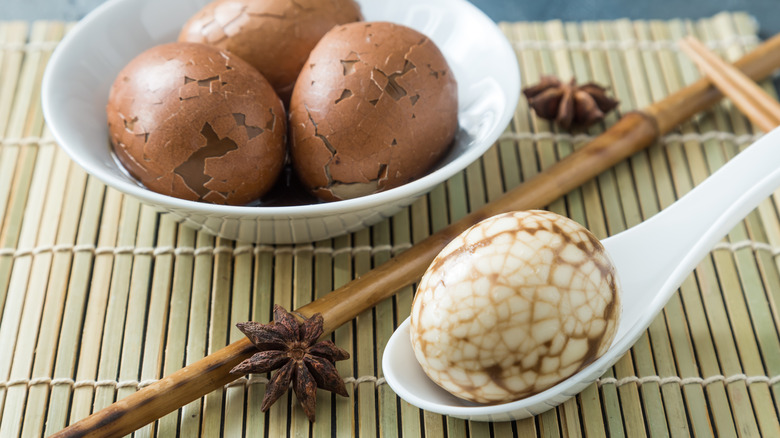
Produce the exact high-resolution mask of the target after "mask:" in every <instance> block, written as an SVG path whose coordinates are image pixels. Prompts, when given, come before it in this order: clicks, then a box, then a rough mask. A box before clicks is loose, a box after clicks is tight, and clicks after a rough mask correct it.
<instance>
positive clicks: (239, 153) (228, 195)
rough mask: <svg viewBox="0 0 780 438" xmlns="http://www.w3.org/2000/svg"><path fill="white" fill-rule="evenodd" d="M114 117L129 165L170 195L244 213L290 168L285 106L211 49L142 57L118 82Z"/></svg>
mask: <svg viewBox="0 0 780 438" xmlns="http://www.w3.org/2000/svg"><path fill="white" fill-rule="evenodd" d="M106 112H107V116H108V127H109V135H110V140H111V144H112V146H113V147H114V150H115V152H116V155H117V157H118V158H119V160H120V162H121V163H122V164H123V165H124V166H125V168H126V169H127V170H128V171H129V173H130V174H131V175H132V176H134V177H135V178H137V179H138V180H139V181H140V182H141V183H142V184H143V185H144V186H146V187H147V188H149V189H151V190H153V191H155V192H158V193H162V194H164V195H169V196H174V197H177V198H182V199H188V200H193V201H203V202H211V203H216V204H232V205H243V204H246V203H248V202H250V201H253V200H255V199H257V198H259V197H260V196H261V195H262V194H263V193H265V192H266V191H267V190H268V189H270V188H271V186H272V185H273V184H274V182H275V180H276V178H277V177H278V176H279V173H280V172H281V170H282V166H283V165H284V161H285V156H286V146H285V133H286V123H285V113H284V108H283V106H282V102H281V100H280V99H279V97H278V96H277V95H276V94H275V93H274V90H273V88H272V87H271V85H270V84H269V83H268V81H266V80H265V78H263V76H262V75H261V74H260V73H258V72H257V70H255V69H254V68H252V67H251V66H250V65H249V64H247V63H246V62H244V61H242V60H241V59H239V58H238V57H236V56H234V55H229V54H227V53H225V52H222V51H220V50H218V49H216V48H214V47H210V46H207V45H204V44H195V43H169V44H163V45H160V46H155V47H153V48H151V49H149V50H147V51H145V52H143V53H141V54H140V55H138V56H137V57H136V58H134V59H133V60H132V61H131V62H130V63H129V64H128V65H127V66H125V68H124V69H122V71H121V72H120V73H119V75H118V76H117V78H116V80H115V81H114V84H113V86H112V87H111V91H110V95H109V100H108V105H107V107H106Z"/></svg>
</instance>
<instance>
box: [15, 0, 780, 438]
mask: <svg viewBox="0 0 780 438" xmlns="http://www.w3.org/2000/svg"><path fill="white" fill-rule="evenodd" d="M500 26H501V29H502V30H503V31H504V33H505V34H506V35H507V37H508V38H509V40H510V42H512V43H513V45H514V47H515V49H516V53H517V57H518V60H519V62H520V69H521V74H522V81H523V84H529V83H534V82H536V81H537V80H538V79H539V77H540V75H542V74H547V73H554V74H557V75H559V76H561V77H563V78H564V79H568V78H570V77H572V76H573V77H576V78H577V79H578V80H579V81H581V82H585V81H589V80H594V81H597V82H599V83H602V84H606V85H608V86H609V88H610V91H611V92H612V93H614V94H615V95H616V96H617V97H618V98H619V99H620V101H621V104H620V108H619V111H618V112H616V113H613V114H610V115H609V116H608V117H607V118H606V120H605V121H604V123H603V124H601V125H598V126H596V127H593V128H591V129H590V130H588V131H587V132H584V133H578V134H574V135H572V134H569V133H566V132H562V131H559V130H557V129H556V128H554V127H553V126H552V125H551V124H550V123H548V122H546V121H543V120H540V119H538V118H537V117H535V116H534V115H533V114H531V113H529V111H528V107H527V105H526V103H525V101H524V100H523V99H521V102H520V104H519V105H518V108H517V111H516V113H515V117H514V120H513V121H512V123H511V124H510V126H509V127H508V128H507V130H506V131H505V133H504V134H503V135H502V136H501V138H500V139H499V140H498V141H497V142H496V144H495V145H494V146H493V147H492V148H491V149H490V150H489V151H488V152H487V153H486V154H485V155H484V156H483V157H482V159H480V160H479V161H477V162H475V163H474V164H472V165H470V166H469V167H468V168H467V169H466V170H465V171H464V172H462V173H460V174H458V175H456V176H455V177H453V178H452V179H451V180H449V181H447V182H446V183H445V184H442V185H440V186H438V187H436V188H435V189H434V190H433V191H432V192H431V193H430V194H428V195H427V196H425V197H424V198H422V199H419V200H418V201H417V202H415V203H414V204H413V205H412V206H411V207H409V208H408V209H406V210H404V211H402V212H401V213H399V214H397V215H396V216H394V217H392V218H390V219H389V220H386V221H384V222H382V223H380V224H378V225H376V226H374V227H372V228H370V229H365V230H362V231H359V232H356V233H354V234H351V235H348V236H342V237H338V238H334V239H332V240H327V241H322V242H316V243H312V244H300V245H292V246H268V245H252V244H248V243H244V242H233V241H228V240H224V239H221V238H215V237H213V236H210V235H207V234H205V233H203V232H198V231H195V230H193V229H190V228H187V227H185V226H180V225H179V224H177V223H176V222H175V221H174V220H173V219H172V218H171V217H170V216H168V215H166V214H159V213H157V212H156V211H154V210H153V209H152V208H150V207H148V206H146V205H143V204H141V203H139V201H137V200H136V199H133V198H130V197H126V196H124V195H122V194H120V193H118V192H116V191H114V190H113V189H109V188H106V187H105V186H104V185H103V184H102V183H100V182H99V181H97V180H96V179H94V178H92V177H89V176H87V175H86V174H85V173H84V172H83V171H82V170H81V169H80V168H79V167H77V166H76V165H74V164H72V163H71V161H70V160H69V159H68V157H67V156H66V155H65V154H64V152H63V151H62V150H60V149H59V148H58V147H57V145H56V144H55V143H54V141H53V140H52V137H51V135H50V133H49V132H48V131H47V129H46V126H45V123H44V120H43V116H42V112H41V107H40V103H39V102H40V82H41V76H42V74H43V70H44V68H45V65H46V62H47V60H48V58H49V56H50V54H51V51H52V50H53V48H54V47H55V46H56V44H57V41H59V39H60V38H61V37H62V36H63V34H64V33H65V32H66V31H67V29H68V27H69V24H66V23H56V22H35V23H27V22H0V415H1V416H0V437H3V438H6V437H16V436H25V437H28V436H31V437H34V436H43V435H48V434H50V433H53V432H55V431H58V430H60V429H61V428H63V427H65V426H66V425H68V424H69V423H71V422H73V421H76V420H78V419H80V418H83V417H85V416H87V415H89V414H90V413H91V412H93V411H95V410H98V409H100V408H102V407H105V406H107V405H108V404H110V403H112V402H113V401H115V400H117V399H119V398H122V397H124V396H126V395H128V394H130V393H132V392H134V391H136V390H137V389H138V388H140V387H143V386H144V385H147V384H148V383H149V382H152V381H154V380H155V379H158V378H160V377H161V376H162V375H166V374H168V373H170V372H172V371H175V370H177V369H179V368H180V367H182V366H183V365H185V364H187V363H191V362H193V361H195V360H198V359H199V358H201V357H203V356H204V355H206V354H209V353H210V352H212V351H215V350H217V349H219V348H220V347H222V346H224V345H226V344H227V343H229V342H232V341H234V340H236V339H238V338H239V336H241V334H240V333H239V332H238V331H237V330H236V329H235V328H234V323H235V322H238V321H244V320H247V319H252V320H256V321H260V322H266V321H268V320H269V318H270V316H271V307H272V305H273V304H275V303H278V304H281V305H283V306H285V307H287V308H295V307H298V306H301V305H303V304H305V303H307V302H309V301H311V300H312V299H315V298H317V297H319V296H322V295H324V294H326V293H327V292H329V291H330V290H332V289H333V288H335V287H338V286H339V285H342V284H344V283H346V282H348V281H349V280H350V279H352V278H354V277H355V276H358V275H360V274H361V273H363V272H366V271H367V270H369V269H371V268H372V267H373V266H376V265H378V264H381V263H382V262H384V261H386V260H387V259H388V258H390V257H391V256H393V255H394V254H396V253H398V252H401V251H403V250H405V249H407V248H409V247H410V246H411V245H412V244H414V243H415V242H418V241H420V240H421V239H423V238H425V237H426V236H428V235H429V234H431V233H432V232H435V231H436V230H438V229H440V228H442V227H444V226H446V225H447V224H448V223H450V222H452V221H454V220H456V219H458V218H460V217H462V216H463V215H465V214H466V213H467V212H469V211H471V210H473V209H476V208H478V207H480V206H481V205H483V204H484V203H486V202H489V201H490V200H492V199H495V198H496V197H498V196H499V195H501V194H502V193H503V192H505V191H506V190H508V189H510V188H512V187H514V186H516V185H518V184H520V183H521V182H522V181H524V180H526V179H528V178H531V177H532V176H534V175H535V174H537V173H539V172H540V171H541V170H542V169H544V168H546V167H548V166H550V165H551V164H552V163H554V162H556V161H557V160H559V159H560V158H562V157H564V156H566V155H568V154H570V153H572V152H573V151H575V150H576V149H577V148H578V147H580V146H581V145H582V144H584V142H586V141H587V140H588V139H589V138H591V137H592V136H594V135H596V134H598V133H599V132H601V131H602V130H603V129H604V128H605V127H606V126H609V125H611V124H613V123H615V121H616V120H617V119H618V118H619V117H620V114H621V113H625V112H627V111H630V110H632V109H637V108H641V107H644V106H646V105H648V104H649V103H651V102H653V101H655V100H658V99H661V98H663V97H664V96H666V95H667V94H669V93H670V92H672V91H674V90H676V89H679V88H680V87H683V86H684V85H685V84H688V83H691V82H693V81H694V80H695V79H696V78H698V77H699V73H698V71H697V70H696V68H695V67H694V66H693V65H692V64H691V63H690V62H689V61H688V60H687V59H686V57H685V56H684V55H682V54H681V53H680V51H679V50H678V49H677V48H676V46H675V41H676V40H677V39H679V38H680V37H682V36H683V35H686V34H689V33H693V34H696V35H698V36H699V37H700V38H701V39H703V40H704V41H706V42H708V43H709V45H710V46H711V47H713V48H714V49H716V51H718V52H719V53H720V54H721V55H722V56H724V57H726V58H728V59H730V60H733V59H736V58H738V57H739V56H740V55H741V54H742V53H744V52H745V51H747V50H749V49H750V48H751V47H753V46H755V45H756V44H757V43H758V39H757V38H756V29H755V28H754V22H753V21H752V20H751V19H750V17H748V16H746V15H744V14H740V13H723V14H720V15H717V16H715V17H712V18H710V19H704V20H700V21H683V20H671V21H628V20H618V21H608V22H607V21H605V22H583V23H563V22H559V21H553V22H545V23H502V24H501V25H500ZM764 86H765V87H766V88H767V90H769V91H770V92H771V93H773V94H774V91H773V90H771V89H770V88H771V87H769V85H768V84H764ZM760 134H761V133H760V132H757V131H756V130H755V129H754V128H753V127H752V126H751V124H750V123H749V122H748V121H747V120H746V119H745V118H744V117H743V116H742V115H740V114H739V113H738V112H737V111H736V110H735V108H734V107H733V106H732V105H731V104H730V103H729V102H727V101H724V102H723V103H722V104H720V105H719V106H718V107H717V108H715V109H713V110H712V111H709V112H705V113H701V114H700V115H698V116H697V117H696V118H695V119H694V120H691V121H690V122H687V123H685V124H683V125H681V126H680V127H679V128H678V130H677V131H675V132H674V133H671V134H669V135H666V136H665V137H664V138H663V139H661V140H660V141H659V142H657V144H656V145H654V146H652V147H651V148H649V149H648V150H647V151H644V152H641V153H639V154H637V155H635V156H633V157H631V158H630V159H628V160H626V161H625V162H623V163H620V164H619V165H617V166H615V167H614V168H613V169H610V170H608V171H606V172H604V173H603V174H601V175H600V176H599V177H598V178H596V179H595V180H593V181H591V182H588V183H587V184H585V185H584V186H582V187H581V188H579V189H577V190H575V191H573V192H572V193H570V194H568V195H567V196H566V197H564V198H562V199H559V200H558V201H556V202H554V203H553V204H551V205H549V206H547V208H548V209H550V210H552V211H555V212H557V213H560V214H563V215H567V216H569V217H571V218H573V219H575V220H577V221H579V222H580V223H582V224H584V225H586V226H587V227H588V228H589V229H590V230H592V231H593V232H594V233H595V234H596V235H597V236H598V237H602V238H603V237H606V236H609V235H612V234H615V233H618V232H620V231H622V230H624V229H626V228H628V227H631V226H633V225H636V224H638V223H639V222H641V221H642V220H643V219H645V218H647V217H650V216H652V215H653V214H655V213H657V212H658V211H660V210H661V209H663V208H665V207H667V206H668V205H669V204H671V203H672V202H674V200H675V199H677V198H679V197H680V196H682V195H683V194H684V193H686V192H687V191H689V190H690V189H691V188H692V187H694V186H695V185H697V184H699V183H700V182H701V181H702V180H703V179H704V178H706V177H707V176H708V175H709V174H710V173H712V171H713V170H715V169H716V168H718V167H719V166H721V165H722V164H723V163H725V162H726V161H727V160H728V159H730V158H731V157H733V156H734V155H735V154H736V153H737V152H738V151H739V150H740V148H743V147H746V146H747V145H749V144H750V143H751V142H752V141H753V140H754V139H756V138H757V137H758V136H760ZM778 201H780V193H776V194H775V196H774V197H773V198H772V199H768V200H766V201H765V202H764V203H763V204H761V206H760V207H759V208H758V209H757V210H756V211H754V212H753V213H752V214H751V215H750V216H749V217H748V218H747V219H746V220H744V221H743V222H741V223H740V224H739V225H738V226H737V227H735V228H734V230H732V231H731V233H730V234H729V235H728V237H727V238H726V239H724V240H723V241H722V242H721V243H720V244H719V245H718V246H717V247H716V248H715V249H714V250H713V251H712V252H711V254H710V255H709V256H708V257H707V258H706V259H704V260H703V261H702V262H701V264H700V265H699V266H698V268H697V269H696V271H695V272H694V273H693V274H692V275H691V276H689V277H688V278H687V279H686V281H685V282H684V283H683V285H682V286H681V288H680V290H679V292H678V293H676V294H675V295H674V296H673V297H672V299H671V300H670V301H669V303H668V304H667V306H666V308H665V309H664V312H663V313H662V314H660V315H659V316H658V318H656V320H655V321H654V322H653V324H652V325H651V326H650V327H649V328H648V330H647V331H646V333H645V334H644V335H643V336H642V337H641V338H640V339H639V340H638V341H637V343H636V345H635V346H634V347H633V348H632V349H631V351H630V352H629V353H627V354H626V355H625V356H624V357H623V358H622V359H620V361H619V362H618V363H617V364H616V365H615V366H614V367H613V368H612V369H610V370H609V371H608V372H607V373H605V375H604V376H602V377H601V378H600V379H599V381H598V382H597V383H595V384H593V385H591V386H590V387H588V388H587V389H585V391H583V392H582V393H581V394H580V395H579V396H577V397H576V398H574V399H571V400H570V401H568V402H566V403H564V404H563V405H561V406H559V407H558V408H556V409H553V410H550V411H548V412H547V413H544V414H541V415H539V416H537V417H536V418H531V419H526V420H522V421H517V422H508V423H493V424H490V423H478V422H469V421H463V420H459V419H454V418H446V417H442V416H440V415H436V414H432V413H429V412H424V411H420V410H418V409H417V408H415V407H413V406H411V405H409V404H407V403H406V402H404V401H402V400H400V399H399V398H397V397H396V396H395V394H394V393H393V392H392V390H391V389H390V388H389V387H388V385H387V384H386V383H385V382H384V379H383V377H382V370H381V367H380V364H381V361H382V354H383V347H384V344H385V343H386V341H387V339H388V338H389V337H390V335H391V333H392V331H393V328H394V327H395V326H397V325H398V324H399V323H400V322H401V321H403V320H404V319H405V318H406V317H407V316H408V314H409V311H410V307H411V301H412V297H413V293H414V291H413V289H412V288H411V287H409V288H405V289H403V290H401V291H399V292H398V294H397V295H396V296H395V297H393V298H392V299H388V300H386V301H385V302H382V303H381V304H379V305H378V306H377V307H376V308H374V309H372V310H369V311H366V312H364V313H362V314H361V315H359V316H358V317H357V318H356V319H354V320H353V321H352V322H350V323H348V324H346V325H344V326H343V327H341V328H339V329H338V330H337V331H336V332H335V333H334V334H333V339H334V340H335V341H336V342H337V343H338V344H339V345H340V346H341V347H343V348H345V349H346V350H348V351H349V352H350V353H351V354H352V357H353V360H351V361H344V362H339V364H338V368H339V371H340V372H341V373H342V375H343V376H344V377H345V379H346V381H347V388H348V392H349V393H350V397H349V398H342V397H337V396H332V395H331V394H330V393H324V392H320V393H319V394H318V401H317V422H316V423H314V424H313V425H310V424H309V422H308V421H307V419H306V417H305V415H304V414H303V412H302V411H301V409H300V408H299V407H298V406H297V403H296V401H295V400H294V396H292V395H287V396H284V397H282V399H281V400H280V402H278V403H277V404H276V405H275V406H273V407H272V408H271V410H270V411H269V413H267V414H263V413H262V412H260V409H259V407H260V401H261V399H262V395H263V391H264V389H265V382H266V381H267V380H266V378H265V376H253V377H251V378H250V379H240V380H238V381H236V382H234V383H233V384H230V385H228V386H227V387H225V388H223V389H221V390H218V391H215V392H213V393H211V394H208V395H207V396H205V397H203V398H202V399H200V400H198V401H195V402H193V403H191V404H189V405H187V406H185V407H183V408H182V409H180V410H178V411H177V412H174V413H172V414H170V415H168V416H165V417H163V418H161V419H160V420H159V421H157V422H155V423H153V424H150V425H148V426H146V427H144V428H142V429H140V430H139V431H137V432H136V433H135V434H134V435H135V436H138V437H147V436H164V437H168V436H177V435H178V436H184V437H190V436H198V435H200V436H207V437H215V436H226V437H233V436H239V437H240V436H247V437H254V436H271V437H278V436H296V437H297V436H330V435H332V436H339V437H341V436H353V435H358V436H360V437H371V436H383V437H390V436H406V437H417V436H425V437H428V438H431V437H445V436H446V437H483V436H485V437H487V436H495V437H510V436H518V437H534V436H545V437H554V436H586V437H598V436H604V435H609V436H616V437H619V436H628V437H641V436H675V437H678V436H712V435H717V436H724V437H725V436H767V437H769V436H780V423H779V422H778V414H779V413H780V408H779V406H780V402H779V400H778V398H779V397H780V333H779V332H778V326H779V325H780V263H779V260H778V254H779V253H780V216H779V215H778Z"/></svg>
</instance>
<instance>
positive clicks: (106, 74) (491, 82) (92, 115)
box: [42, 0, 520, 243]
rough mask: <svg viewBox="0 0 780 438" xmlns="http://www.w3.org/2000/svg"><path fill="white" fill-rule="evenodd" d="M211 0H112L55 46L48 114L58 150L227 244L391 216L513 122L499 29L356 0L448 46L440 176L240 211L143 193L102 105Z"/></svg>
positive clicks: (450, 1)
mask: <svg viewBox="0 0 780 438" xmlns="http://www.w3.org/2000/svg"><path fill="white" fill-rule="evenodd" d="M207 2H208V0H188V1H183V0H110V1H108V2H107V3H105V4H103V5H101V6H100V7H98V8H97V9H95V10H94V11H93V12H92V13H91V14H89V15H88V16H86V17H85V18H84V19H83V20H82V21H81V22H80V23H79V24H78V25H77V26H76V27H74V29H73V30H71V31H70V32H69V33H68V34H67V35H66V37H65V38H64V39H63V40H62V42H61V43H60V44H59V45H58V47H57V49H56V50H55V52H54V54H53V55H52V58H51V60H50V61H49V64H48V67H47V69H46V73H45V74H44V77H43V91H42V93H43V111H44V116H45V118H46V122H47V123H48V126H49V128H50V129H51V131H52V133H53V134H54V137H55V139H56V140H57V142H58V143H59V145H60V146H61V147H62V148H64V149H65V151H66V152H67V153H68V154H69V155H70V157H71V158H72V159H73V160H74V161H75V162H76V163H78V164H79V165H80V166H81V167H83V168H84V169H85V170H86V171H87V172H88V173H90V174H91V175H93V176H95V177H97V178H99V179H100V180H101V181H103V182H105V183H106V184H107V185H109V186H111V187H114V188H115V189H118V190H120V191H122V192H124V193H127V194H129V195H132V196H135V197H137V198H139V199H141V200H142V201H143V202H145V203H147V204H150V205H153V206H156V207H157V208H159V209H160V210H162V211H167V212H170V213H172V214H174V215H176V216H178V217H179V218H181V219H183V220H184V221H185V222H186V223H188V224H190V225H192V226H195V227H197V228H200V229H203V230H206V231H208V232H210V233H212V234H215V235H219V236H222V237H226V238H229V239H235V240H242V241H248V242H257V243H299V242H308V241H315V240H320V239H325V238H329V237H333V236H337V235H340V234H344V233H347V232H352V231H356V230H358V229H360V228H363V227H366V226H369V225H372V224H374V223H377V222H379V221H380V220H382V219H384V218H386V217H389V216H392V215H393V214H395V213H397V212H398V211H400V210H401V209H402V208H403V207H405V206H407V205H409V204H411V203H412V202H413V201H414V200H415V199H416V198H417V197H419V196H421V195H423V194H425V193H427V192H428V191H429V190H431V189H432V188H433V187H434V186H435V185H436V184H439V183H441V182H443V181H445V180H446V179H448V178H449V177H451V176H452V175H454V174H455V173H457V172H458V171H460V170H462V169H463V168H465V167H466V166H467V165H468V164H469V163H471V162H473V161H474V160H476V159H477V158H479V157H480V156H481V155H482V154H483V153H484V152H485V151H486V150H487V149H488V148H489V147H490V146H491V144H492V143H493V142H494V141H495V140H496V139H497V138H498V136H499V135H500V134H501V132H502V131H503V130H504V128H505V127H506V125H507V124H508V123H509V120H510V119H511V118H512V114H513V113H514V109H515V106H516V104H517V99H518V95H519V88H520V76H519V71H518V66H517V60H516V58H515V55H514V51H513V50H512V48H511V46H510V45H509V42H508V41H507V40H506V38H505V37H504V35H503V34H502V33H501V31H500V30H499V29H498V28H497V26H496V25H495V24H494V23H493V22H492V21H491V20H490V19H489V18H487V17H486V16H485V15H484V14H483V13H482V12H480V11H479V10H478V9H477V8H475V7H474V6H472V5H471V4H470V3H467V2H466V1H464V0H393V1H385V0H358V2H359V3H360V5H361V8H362V11H363V15H364V16H365V19H366V20H368V21H380V20H381V21H392V22H396V23H401V24H405V25H407V26H409V27H412V28H414V29H417V30H418V31H420V32H422V33H424V34H426V35H428V36H429V37H430V38H431V39H432V40H433V41H434V42H435V43H436V44H437V45H438V46H439V48H440V49H441V50H442V52H443V53H444V55H445V57H446V58H447V61H448V63H449V64H450V67H451V68H452V70H453V73H454V74H455V77H456V79H457V81H458V99H459V108H458V113H459V117H458V118H459V123H460V132H459V134H458V136H457V139H456V143H455V145H454V147H453V148H452V150H451V152H450V153H449V155H448V156H446V157H445V159H444V160H443V162H442V163H440V165H439V166H438V167H437V168H436V170H435V171H433V172H431V173H429V174H428V175H427V176H425V177H423V178H420V179H418V180H415V181H413V182H410V183H408V184H406V185H403V186H401V187H397V188H395V189H391V190H387V191H385V192H380V193H376V194H373V195H369V196H364V197H362V198H357V199H350V200H346V201H339V202H333V203H319V204H312V205H302V206H289V207H235V206H223V205H211V204H205V203H199V202H192V201H185V200H182V199H177V198H173V197H169V196H165V195H161V194H158V193H155V192H152V191H150V190H148V189H145V188H144V187H142V186H141V185H139V184H138V183H137V182H136V181H135V180H134V179H132V178H131V177H129V176H128V175H127V174H126V173H125V172H124V171H123V169H121V168H120V166H119V165H118V164H117V161H116V160H115V159H114V157H113V154H112V152H111V148H110V146H109V143H108V128H107V125H106V114H105V105H106V102H107V100H108V92H109V88H110V87H111V84H112V83H113V81H114V78H115V77H116V75H117V74H118V73H119V71H120V70H121V69H122V67H124V66H125V64H127V63H128V62H129V61H130V60H131V59H132V58H134V57H135V56H136V55H138V54H139V53H141V52H143V51H144V50H146V49H148V48H150V47H152V46H154V45H156V44H160V43H164V42H169V41H175V39H176V36H177V35H178V33H179V29H180V27H181V26H182V24H184V22H185V21H186V20H187V19H188V18H189V17H190V16H191V15H193V14H194V13H195V12H196V11H198V10H199V9H200V8H201V7H203V5H205V4H206V3H207Z"/></svg>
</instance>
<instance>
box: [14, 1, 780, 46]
mask: <svg viewBox="0 0 780 438" xmlns="http://www.w3.org/2000/svg"><path fill="white" fill-rule="evenodd" d="M104 1H105V0H0V20H10V19H23V20H33V19H39V18H46V19H60V20H78V19H79V18H81V17H83V16H84V15H85V14H86V13H87V12H89V11H91V10H92V9H94V8H95V7H96V6H97V5H99V4H101V3H103V2H104ZM387 1H392V0H387ZM471 2H472V3H474V4H475V5H476V6H477V7H479V8H480V9H482V10H483V11H484V12H485V13H486V14H487V15H488V16H490V18H492V19H493V20H495V21H519V20H527V21H531V20H551V19H561V20H571V21H574V20H593V19H615V18H623V17H627V18H632V19H641V18H644V19H668V18H675V17H680V18H700V17H708V16H711V15H714V14H716V13H718V12H720V11H723V10H728V11H747V12H749V13H750V14H752V15H753V16H754V17H755V18H756V19H757V20H758V23H759V25H760V34H759V35H760V36H761V37H762V38H766V37H768V36H770V35H774V34H775V33H778V32H780V0H471Z"/></svg>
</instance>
